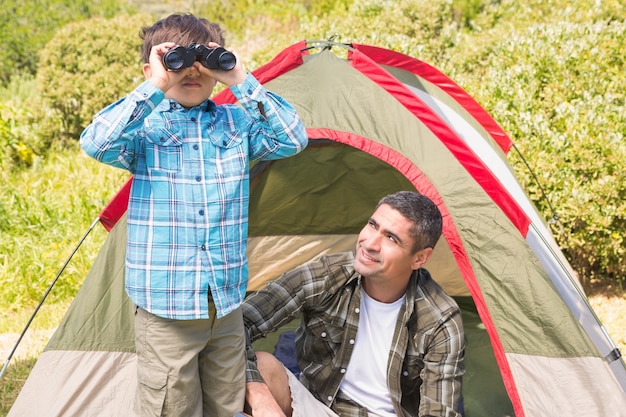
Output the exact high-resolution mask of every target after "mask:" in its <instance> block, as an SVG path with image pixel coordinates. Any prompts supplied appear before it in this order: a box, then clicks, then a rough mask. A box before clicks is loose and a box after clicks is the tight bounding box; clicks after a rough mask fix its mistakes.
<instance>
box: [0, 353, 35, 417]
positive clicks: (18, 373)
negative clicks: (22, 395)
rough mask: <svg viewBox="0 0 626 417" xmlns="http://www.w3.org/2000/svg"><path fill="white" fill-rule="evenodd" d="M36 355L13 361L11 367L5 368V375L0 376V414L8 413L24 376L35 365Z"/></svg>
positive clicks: (26, 375) (23, 380) (24, 380)
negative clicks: (0, 380)
mask: <svg viewBox="0 0 626 417" xmlns="http://www.w3.org/2000/svg"><path fill="white" fill-rule="evenodd" d="M36 361H37V358H36V357H32V358H29V359H24V360H21V361H15V363H13V364H12V365H11V367H9V368H7V371H6V375H5V376H3V377H2V384H0V416H6V415H8V414H9V410H10V409H11V406H12V405H13V403H14V402H15V399H16V398H17V395H18V394H19V392H20V390H21V389H22V386H24V383H25V382H26V378H28V375H29V374H30V371H31V370H32V369H33V366H35V362H36Z"/></svg>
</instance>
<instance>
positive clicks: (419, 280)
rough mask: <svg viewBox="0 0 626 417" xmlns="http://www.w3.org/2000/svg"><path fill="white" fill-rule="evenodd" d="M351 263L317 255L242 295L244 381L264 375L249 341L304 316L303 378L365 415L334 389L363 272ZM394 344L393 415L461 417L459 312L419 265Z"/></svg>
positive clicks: (351, 337)
mask: <svg viewBox="0 0 626 417" xmlns="http://www.w3.org/2000/svg"><path fill="white" fill-rule="evenodd" d="M353 264H354V254H353V253H341V254H334V255H328V256H322V257H321V258H320V259H318V260H315V261H313V262H311V263H309V264H306V265H303V266H301V267H299V268H297V269H294V270H292V271H290V272H287V273H285V274H283V275H282V276H281V277H280V278H278V279H277V280H276V281H273V282H270V283H269V284H268V285H267V287H266V288H264V289H263V290H261V291H259V292H257V293H254V294H252V295H250V296H249V297H248V298H247V299H246V301H245V302H244V303H243V314H244V322H245V325H246V328H247V331H248V346H247V350H248V366H247V369H246V377H247V380H248V381H263V379H262V378H261V376H260V374H259V372H258V369H257V367H256V357H255V355H254V351H253V350H252V347H251V343H252V342H253V341H254V340H256V339H259V338H261V337H264V336H265V335H267V334H268V333H270V332H272V331H274V330H276V329H278V328H279V327H280V326H282V325H284V324H286V323H289V322H290V321H291V320H293V319H294V318H296V317H299V316H301V318H302V320H301V323H300V326H299V327H298V329H297V330H296V355H297V359H298V364H299V366H300V369H301V375H300V381H301V382H302V383H303V384H304V386H305V387H307V389H308V390H309V391H310V392H311V393H312V394H313V395H314V396H315V397H316V398H317V399H318V400H320V401H321V402H322V403H324V404H326V405H327V406H328V407H330V408H332V409H333V410H334V411H335V412H337V413H338V414H340V415H341V416H342V417H367V410H365V409H363V408H362V407H360V406H359V405H357V404H355V403H353V402H352V401H350V400H349V399H348V398H346V396H345V395H344V394H342V393H341V392H340V391H339V384H340V383H341V380H342V379H343V376H344V375H345V370H346V367H347V366H348V363H349V362H350V356H351V355H352V351H353V348H354V341H355V340H356V333H357V327H358V324H359V307H360V302H361V291H360V289H361V275H360V274H358V273H357V272H355V271H354V268H353ZM391 346H392V349H391V351H390V352H389V357H388V361H387V385H388V387H389V392H390V394H391V399H392V401H393V404H394V408H395V410H396V414H397V415H398V416H399V417H400V416H406V417H408V416H412V417H417V416H420V417H426V416H438V417H439V416H440V417H444V416H445V417H459V416H460V414H459V413H458V411H457V410H458V404H459V398H460V395H461V377H462V375H463V373H464V366H463V358H464V352H465V338H464V333H463V323H462V321H461V311H460V309H459V307H458V306H457V304H456V302H455V301H454V300H453V299H452V298H451V297H449V296H448V295H446V294H445V293H444V291H443V290H442V289H441V287H440V286H439V285H438V284H437V283H436V282H435V281H433V279H432V278H431V276H430V274H429V273H428V271H426V270H425V269H423V268H422V269H419V270H417V271H415V272H414V273H413V275H412V276H411V281H410V283H409V287H408V289H407V297H406V301H405V303H404V305H403V306H402V307H401V309H400V312H399V314H398V321H397V323H396V327H395V331H394V336H393V341H392V344H391Z"/></svg>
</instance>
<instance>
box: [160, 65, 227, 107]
mask: <svg viewBox="0 0 626 417" xmlns="http://www.w3.org/2000/svg"><path fill="white" fill-rule="evenodd" d="M180 72H181V76H180V78H179V81H178V82H176V83H175V84H174V85H173V86H172V87H171V88H170V89H169V90H167V91H166V92H165V97H167V98H171V99H173V100H176V101H177V102H178V103H179V104H180V105H181V106H183V107H186V108H190V107H194V106H197V105H198V104H200V103H202V102H203V101H204V100H206V99H207V98H209V97H210V96H211V93H212V92H213V88H214V87H215V84H216V81H215V80H214V79H213V78H212V77H211V76H210V75H209V74H208V73H207V70H206V69H205V68H204V67H202V65H201V64H200V63H199V62H196V63H194V64H193V65H192V66H191V67H189V68H185V69H182V70H180Z"/></svg>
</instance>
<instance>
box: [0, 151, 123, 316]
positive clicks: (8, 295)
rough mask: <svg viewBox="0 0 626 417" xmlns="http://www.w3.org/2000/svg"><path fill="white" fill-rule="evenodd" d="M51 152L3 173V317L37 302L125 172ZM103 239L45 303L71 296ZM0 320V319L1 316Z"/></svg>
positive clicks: (77, 259)
mask: <svg viewBox="0 0 626 417" xmlns="http://www.w3.org/2000/svg"><path fill="white" fill-rule="evenodd" d="M77 148H78V145H77V144H75V146H74V147H73V148H71V149H66V150H62V151H56V152H52V153H51V155H50V157H49V158H48V161H47V163H46V164H37V165H35V166H33V167H32V168H30V169H29V170H22V171H13V172H7V171H3V172H2V173H1V174H0V175H1V176H2V182H3V183H4V184H7V186H4V187H2V188H0V200H1V201H2V202H3V204H2V205H0V218H2V219H3V220H2V222H0V242H1V246H2V249H3V250H2V254H1V255H0V282H1V283H2V285H1V288H2V297H1V298H2V304H3V308H2V309H1V310H2V311H3V313H2V314H3V315H4V314H7V313H9V312H10V311H12V310H17V309H20V308H23V307H24V306H29V305H32V304H33V302H35V301H39V300H40V299H41V296H42V295H43V293H44V290H45V289H46V288H47V286H48V285H49V283H50V282H51V281H52V279H53V278H54V276H55V274H56V273H57V271H58V270H59V269H60V267H61V266H62V262H61V261H62V260H64V259H66V258H67V257H68V256H69V255H70V253H71V250H72V249H73V247H74V246H75V245H76V243H77V242H78V241H79V240H80V238H81V236H82V235H83V234H84V232H85V231H86V230H87V228H88V227H89V225H90V224H91V223H92V222H93V220H94V218H95V216H96V215H97V213H99V211H100V210H101V209H102V207H104V205H105V204H106V203H107V202H108V200H109V199H110V198H111V197H112V192H111V190H115V189H117V188H119V187H121V185H122V184H123V183H124V178H128V176H129V174H128V173H126V172H124V171H122V170H116V169H114V168H111V167H108V166H106V165H103V164H99V163H97V162H96V161H93V160H92V159H90V158H89V157H87V156H86V155H84V154H80V153H78V149H77ZM101 243H102V241H100V242H96V241H94V240H93V239H90V240H89V241H88V242H86V245H85V247H86V249H88V250H86V251H80V252H78V253H77V255H76V256H75V259H74V260H73V262H72V265H73V266H72V267H70V268H69V269H68V270H66V271H65V273H64V278H63V280H61V281H59V282H58V283H57V285H56V286H55V291H54V293H53V294H51V296H50V302H53V303H54V302H58V301H62V300H65V299H68V298H71V297H73V295H74V294H75V293H76V291H77V290H78V288H79V287H80V284H81V283H82V280H83V279H84V276H85V271H87V270H89V265H90V262H91V261H93V257H94V256H95V252H96V251H97V247H98V245H99V244H101ZM3 321H4V320H3Z"/></svg>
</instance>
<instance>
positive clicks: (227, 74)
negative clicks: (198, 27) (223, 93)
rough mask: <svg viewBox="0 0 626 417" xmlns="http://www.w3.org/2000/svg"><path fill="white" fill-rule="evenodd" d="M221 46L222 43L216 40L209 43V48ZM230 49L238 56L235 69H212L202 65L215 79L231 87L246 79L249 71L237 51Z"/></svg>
mask: <svg viewBox="0 0 626 417" xmlns="http://www.w3.org/2000/svg"><path fill="white" fill-rule="evenodd" d="M219 46H221V45H219V44H217V43H215V42H209V44H208V45H207V47H208V48H217V47H219ZM228 51H229V52H231V53H232V54H234V55H235V58H237V64H235V67H234V68H233V69H231V70H230V71H223V70H219V69H213V70H211V69H208V68H205V67H202V69H203V70H206V71H208V73H209V75H210V76H211V77H212V78H213V79H214V80H215V81H218V82H220V83H222V84H225V85H227V86H229V87H230V86H231V85H236V84H241V83H242V82H243V81H244V80H245V79H246V75H247V73H246V70H245V69H244V67H243V64H242V63H241V60H240V59H239V57H238V56H237V53H236V52H235V51H233V50H230V49H228Z"/></svg>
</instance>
